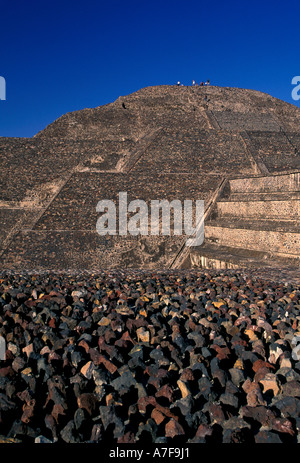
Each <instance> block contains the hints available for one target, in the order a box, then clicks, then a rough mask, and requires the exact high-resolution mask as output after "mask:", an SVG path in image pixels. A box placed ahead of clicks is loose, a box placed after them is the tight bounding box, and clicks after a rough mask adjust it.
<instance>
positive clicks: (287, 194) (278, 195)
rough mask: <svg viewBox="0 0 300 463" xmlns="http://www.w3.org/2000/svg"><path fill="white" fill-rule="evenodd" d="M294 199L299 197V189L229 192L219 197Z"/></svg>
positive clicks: (269, 199)
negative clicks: (225, 195)
mask: <svg viewBox="0 0 300 463" xmlns="http://www.w3.org/2000/svg"><path fill="white" fill-rule="evenodd" d="M295 199H300V191H282V192H265V193H255V192H254V193H250V192H245V193H243V192H239V193H231V194H230V196H229V197H228V198H226V199H220V201H247V202H250V201H289V200H295Z"/></svg>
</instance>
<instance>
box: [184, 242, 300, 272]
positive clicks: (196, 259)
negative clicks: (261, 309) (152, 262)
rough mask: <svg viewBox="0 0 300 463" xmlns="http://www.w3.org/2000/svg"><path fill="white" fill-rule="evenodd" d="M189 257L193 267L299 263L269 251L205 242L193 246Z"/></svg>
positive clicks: (266, 265)
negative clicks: (273, 254)
mask: <svg viewBox="0 0 300 463" xmlns="http://www.w3.org/2000/svg"><path fill="white" fill-rule="evenodd" d="M189 259H190V264H191V266H192V267H196V268H212V269H226V268H247V267H252V268H253V267H254V268H255V267H256V268H266V267H270V268H283V267H284V266H286V265H287V264H288V265H291V266H296V265H297V261H296V260H294V259H292V258H282V257H278V256H276V257H274V256H272V255H271V254H270V253H268V252H262V251H256V250H250V249H245V248H233V247H230V246H220V245H216V244H213V243H204V244H203V245H202V246H199V247H194V248H191V251H190V255H189ZM298 265H299V264H298Z"/></svg>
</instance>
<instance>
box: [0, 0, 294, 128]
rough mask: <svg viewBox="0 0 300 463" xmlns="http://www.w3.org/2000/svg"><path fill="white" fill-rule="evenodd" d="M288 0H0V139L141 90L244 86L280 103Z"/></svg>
mask: <svg viewBox="0 0 300 463" xmlns="http://www.w3.org/2000/svg"><path fill="white" fill-rule="evenodd" d="M299 10H300V6H299V0H297V1H285V2H284V1H278V0H272V1H269V0H267V1H266V0H260V1H257V0H251V1H244V0H228V1H224V0H222V1H210V0H206V1H202V0H198V1H196V0H195V1H188V0H187V1H177V0H173V1H169V0H160V1H157V0H152V1H145V0H139V1H136V0H122V1H121V0H109V1H102V0H98V1H96V0H85V1H82V0H79V1H76V0H72V1H71V0H51V1H49V0H26V1H25V0H0V18H1V21H0V76H3V77H4V78H5V79H6V86H7V100H6V101H0V136H17V137H31V136H33V135H34V134H35V133H37V132H38V131H40V130H42V129H43V128H44V127H45V126H46V125H47V124H49V123H51V122H52V121H53V120H55V119H56V118H58V117H60V116H61V115H62V114H64V113H66V112H68V111H74V110H77V109H83V108H87V107H88V108H90V107H95V106H99V105H103V104H106V103H109V102H112V101H114V100H115V99H116V98H118V96H120V95H127V94H129V93H132V92H134V91H136V90H138V89H140V88H142V87H146V86H149V85H161V84H175V83H176V82H177V80H180V81H181V82H182V83H184V84H186V85H190V84H191V83H192V80H193V79H195V80H196V81H197V82H200V81H201V80H206V79H210V81H211V84H212V85H219V86H230V87H231V86H232V87H241V88H250V89H255V90H260V91H263V92H267V93H269V94H271V95H272V96H275V97H277V98H281V99H282V100H285V101H287V102H289V103H293V104H296V105H297V106H299V104H300V103H299V101H298V102H295V101H293V100H292V97H291V91H292V85H291V80H292V78H293V77H294V76H296V75H300V59H299V57H300V45H299V22H300V20H299V18H300V14H299Z"/></svg>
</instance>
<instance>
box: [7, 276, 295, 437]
mask: <svg viewBox="0 0 300 463" xmlns="http://www.w3.org/2000/svg"><path fill="white" fill-rule="evenodd" d="M0 335H1V336H2V337H3V338H4V339H5V342H6V358H5V360H1V361H0V442H22V443H25V442H29V443H30V442H32V443H34V442H67V443H75V442H95V443H101V442H109V441H110V442H115V443H149V442H150V443H154V442H155V443H167V444H170V443H171V444H172V443H176V444H178V443H194V442H195V443H206V442H218V443H219V442H220V443H221V442H223V443H235V442H247V443H260V442H270V443H273V442H279V443H280V442H282V443H290V442H291V443H292V442H298V441H300V438H299V437H300V432H299V429H300V415H299V414H300V285H297V284H293V283H286V282H285V283H284V282H282V283H281V282H276V281H271V280H270V281H268V279H265V278H259V277H258V276H256V275H255V274H254V273H252V274H250V273H249V275H248V276H245V275H243V274H242V273H239V272H237V271H209V270H205V271H204V270H203V271H166V272H154V271H153V272H152V271H145V272H143V271H141V272H138V271H136V272H135V271H128V272H126V271H122V272H121V271H107V272H99V273H97V274H96V273H95V274H88V273H81V274H75V273H43V274H36V273H30V274H26V273H22V274H17V273H16V274H13V273H2V274H0ZM298 337H299V338H298ZM298 344H299V345H298Z"/></svg>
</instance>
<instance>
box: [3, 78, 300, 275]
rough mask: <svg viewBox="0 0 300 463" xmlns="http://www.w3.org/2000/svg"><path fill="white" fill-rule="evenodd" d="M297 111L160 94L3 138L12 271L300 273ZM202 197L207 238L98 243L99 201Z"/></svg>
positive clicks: (238, 99) (167, 90)
mask: <svg viewBox="0 0 300 463" xmlns="http://www.w3.org/2000/svg"><path fill="white" fill-rule="evenodd" d="M299 122H300V109H299V108H297V107H296V106H293V105H291V104H288V103H286V102H283V101H281V100H278V99H276V98H274V97H272V96H270V95H268V94H265V93H261V92H258V91H254V90H246V89H239V88H228V87H225V88H224V87H215V86H205V87H194V86H191V87H183V86H179V87H178V86H169V85H164V86H155V87H147V88H144V89H141V90H138V91H137V92H135V93H132V94H130V95H127V96H121V97H119V98H118V99H117V100H116V101H115V102H113V103H110V104H106V105H104V106H99V107H97V108H93V109H84V110H80V111H74V112H71V113H67V114H65V115H63V116H62V117H60V118H59V119H57V120H56V121H54V122H53V123H51V124H50V125H48V126H47V127H46V128H45V129H44V130H42V131H41V132H39V133H37V134H36V135H35V136H34V137H33V138H0V154H1V156H0V159H1V169H2V188H1V192H0V195H1V196H0V214H1V225H0V227H1V228H0V236H1V245H0V260H1V266H2V268H4V269H12V270H22V269H27V270H30V269H32V270H64V269H84V270H93V269H97V268H103V269H109V268H145V269H147V268H149V269H153V268H156V269H157V268H182V267H185V268H186V267H188V268H190V267H213V268H236V267H249V266H250V267H251V266H260V267H265V266H279V267H280V266H282V265H287V266H295V265H298V263H299V257H300V234H299V215H300V209H299V204H300V154H299V153H300V124H299ZM119 192H127V196H128V201H134V200H136V199H139V200H143V201H145V203H146V204H149V202H150V201H151V200H168V201H173V200H180V201H182V202H184V201H185V200H194V201H196V200H202V201H204V204H205V239H204V243H203V245H201V246H197V247H193V248H191V247H187V246H186V239H187V237H186V236H184V235H183V236H174V235H172V236H161V235H160V236H151V235H149V236H130V235H128V236H118V235H115V236H100V235H99V234H98V233H97V230H96V223H97V219H98V217H99V214H98V213H97V211H96V206H97V204H98V202H99V201H101V200H106V199H110V200H112V201H114V202H115V203H116V202H117V200H118V195H119Z"/></svg>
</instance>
